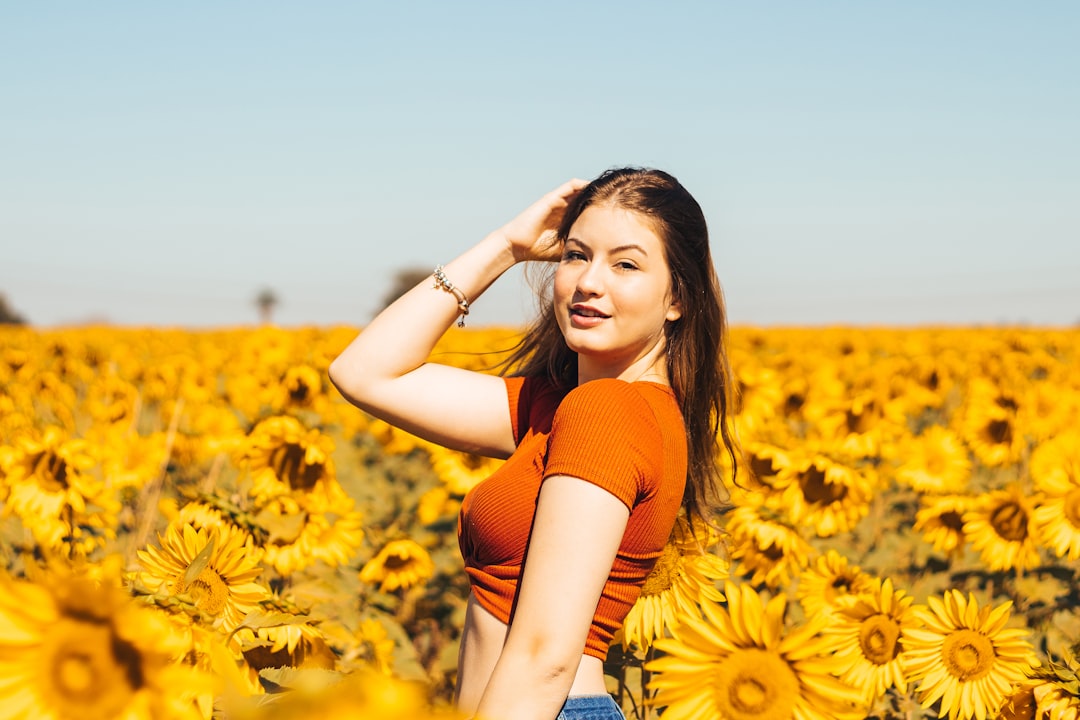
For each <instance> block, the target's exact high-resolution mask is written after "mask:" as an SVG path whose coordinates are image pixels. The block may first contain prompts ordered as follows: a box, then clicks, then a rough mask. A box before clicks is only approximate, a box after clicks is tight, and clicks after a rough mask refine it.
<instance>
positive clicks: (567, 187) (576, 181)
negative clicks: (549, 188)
mask: <svg viewBox="0 0 1080 720" xmlns="http://www.w3.org/2000/svg"><path fill="white" fill-rule="evenodd" d="M588 184H589V181H588V180H582V179H581V178H571V179H570V180H567V181H566V182H564V183H563V184H562V185H560V186H559V187H558V188H556V189H555V194H556V195H558V196H559V197H561V198H562V199H564V200H566V199H568V198H570V197H572V196H574V195H576V194H577V193H579V192H581V189H582V188H584V187H585V186H586V185H588Z"/></svg>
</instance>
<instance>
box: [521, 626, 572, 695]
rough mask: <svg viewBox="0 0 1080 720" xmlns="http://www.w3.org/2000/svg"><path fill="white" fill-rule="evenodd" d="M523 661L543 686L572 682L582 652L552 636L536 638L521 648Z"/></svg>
mask: <svg viewBox="0 0 1080 720" xmlns="http://www.w3.org/2000/svg"><path fill="white" fill-rule="evenodd" d="M521 655H522V661H523V662H524V663H526V665H527V667H530V668H532V669H533V672H534V673H535V678H536V680H537V681H538V682H540V683H543V684H557V683H561V682H564V681H565V680H566V679H567V678H569V679H570V680H571V681H572V680H573V677H574V675H575V674H576V673H577V669H578V665H579V664H581V650H575V649H571V648H569V647H567V646H565V644H564V643H560V642H557V641H555V640H554V639H553V638H551V637H550V636H546V637H545V636H535V637H532V638H530V639H529V642H527V643H523V644H522V648H521Z"/></svg>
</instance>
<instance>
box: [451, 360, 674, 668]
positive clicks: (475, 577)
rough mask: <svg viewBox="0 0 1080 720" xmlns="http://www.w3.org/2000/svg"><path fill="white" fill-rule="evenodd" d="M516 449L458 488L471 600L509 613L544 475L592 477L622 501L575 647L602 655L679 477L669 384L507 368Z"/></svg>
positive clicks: (642, 572) (641, 575)
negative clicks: (601, 579) (621, 518)
mask: <svg viewBox="0 0 1080 720" xmlns="http://www.w3.org/2000/svg"><path fill="white" fill-rule="evenodd" d="M506 388H507V395H508V397H509V401H510V417H511V421H512V423H513V428H514V440H515V442H516V443H517V450H515V451H514V454H513V455H511V456H510V458H509V459H508V460H507V461H506V462H505V463H504V464H503V465H502V466H501V467H500V468H499V469H498V470H497V471H496V472H494V473H493V474H492V475H491V477H489V478H487V479H486V480H484V481H483V482H481V483H479V484H478V485H476V486H475V487H474V488H473V489H472V490H471V491H470V492H469V494H468V495H466V496H465V499H464V501H463V502H462V505H461V514H460V515H459V516H458V544H459V546H460V547H461V553H462V556H463V557H464V559H465V572H466V573H468V576H469V580H470V582H471V584H472V590H473V593H474V594H475V595H476V599H477V601H478V602H479V603H480V605H481V606H483V607H484V608H485V609H487V610H488V611H489V612H491V613H492V614H494V615H495V616H496V617H497V618H499V619H500V620H502V621H503V622H505V623H510V622H511V619H512V617H513V614H514V606H515V602H516V596H517V587H518V579H519V578H520V576H521V566H522V561H523V558H524V557H525V548H526V546H527V544H528V540H529V533H530V531H531V528H532V521H533V514H534V513H535V511H536V500H537V495H538V494H539V492H540V484H541V483H542V482H543V480H544V478H546V477H550V476H553V475H570V476H573V477H576V478H581V479H582V480H586V481H588V482H591V483H594V484H596V485H598V486H600V487H602V488H604V489H605V490H607V491H608V492H610V493H611V494H613V495H614V496H615V497H617V498H619V500H621V501H622V502H623V503H624V504H625V505H626V506H627V507H628V508H629V509H630V517H629V520H628V521H627V524H626V532H625V533H624V534H623V539H622V543H621V544H620V546H619V551H618V554H617V555H616V557H615V562H614V564H613V565H612V568H611V573H610V574H609V576H608V579H607V583H606V584H605V585H604V590H603V592H602V594H601V596H600V601H599V603H598V604H597V606H596V612H595V614H594V616H593V622H592V626H591V628H590V629H589V636H588V639H587V641H586V644H585V649H584V652H585V653H586V654H588V655H592V656H594V657H598V658H600V659H604V658H606V657H607V651H608V645H609V644H610V643H611V639H612V637H613V636H614V634H615V632H616V631H617V630H618V629H619V627H620V626H621V625H622V621H623V619H624V618H625V617H626V613H627V612H629V611H630V607H631V606H632V605H633V604H634V601H635V600H637V597H638V595H639V594H640V593H641V587H642V585H643V584H644V582H645V578H646V577H647V576H648V574H649V572H650V571H651V570H652V567H653V565H654V564H655V562H656V560H657V558H658V557H660V554H661V552H662V551H663V548H664V544H665V543H666V542H667V539H668V536H669V535H670V534H671V528H672V525H673V524H674V522H675V515H676V514H677V512H678V510H679V506H680V504H681V503H682V496H683V487H684V485H685V482H686V463H687V459H686V457H687V447H686V430H685V427H684V426H683V420H682V413H681V412H680V411H679V406H678V403H677V402H676V400H675V396H674V393H673V392H672V391H671V389H670V388H668V387H666V386H664V385H658V384H655V383H647V382H636V383H627V382H624V381H622V380H613V379H605V380H593V381H592V382H588V383H585V384H583V385H580V386H578V387H576V388H574V389H572V390H571V391H570V392H569V393H566V394H565V397H564V396H563V394H562V393H560V392H559V391H558V390H557V389H556V388H554V387H553V386H552V385H551V383H549V382H548V381H546V380H544V379H541V378H520V377H518V378H506Z"/></svg>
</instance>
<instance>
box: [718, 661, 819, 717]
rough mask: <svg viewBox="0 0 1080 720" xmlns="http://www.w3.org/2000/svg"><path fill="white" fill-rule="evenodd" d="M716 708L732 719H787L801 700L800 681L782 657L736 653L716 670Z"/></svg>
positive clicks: (722, 715) (720, 713) (721, 714)
mask: <svg viewBox="0 0 1080 720" xmlns="http://www.w3.org/2000/svg"><path fill="white" fill-rule="evenodd" d="M715 679H716V686H715V693H716V695H715V697H716V708H717V710H719V711H720V712H719V713H717V714H718V715H719V716H721V717H725V718H730V720H787V719H788V718H791V717H792V716H793V711H794V709H795V704H796V702H797V701H798V698H799V679H798V677H796V675H795V672H794V671H793V670H792V669H791V666H789V665H788V664H787V663H786V662H784V661H783V660H782V659H781V658H780V656H778V655H776V654H775V653H771V652H768V651H766V650H761V649H760V648H747V649H740V650H736V651H735V652H733V653H731V654H730V655H728V656H727V658H725V659H724V660H723V661H722V662H721V663H720V664H719V665H718V666H717V668H716V675H715Z"/></svg>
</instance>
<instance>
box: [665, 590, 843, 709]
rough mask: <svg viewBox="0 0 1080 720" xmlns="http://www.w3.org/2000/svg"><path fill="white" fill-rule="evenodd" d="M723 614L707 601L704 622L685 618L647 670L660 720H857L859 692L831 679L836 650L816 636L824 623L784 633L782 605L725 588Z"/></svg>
mask: <svg viewBox="0 0 1080 720" xmlns="http://www.w3.org/2000/svg"><path fill="white" fill-rule="evenodd" d="M724 594H725V596H726V597H727V608H726V609H725V608H724V607H722V606H720V605H719V604H717V603H715V602H713V601H711V600H705V601H704V602H703V603H702V605H701V609H702V612H703V613H704V619H702V618H699V617H694V616H688V617H685V618H683V621H682V623H681V624H680V625H679V627H678V628H676V629H674V630H673V631H672V635H673V637H672V638H660V639H658V640H656V641H655V643H654V646H655V647H656V648H657V649H658V650H660V651H662V652H664V653H665V655H664V656H663V657H660V658H659V659H657V660H653V661H652V662H649V663H647V664H646V666H645V667H646V669H647V670H649V671H651V672H652V673H654V675H653V677H652V680H651V681H650V682H649V688H650V689H651V690H655V691H656V696H655V697H654V698H653V700H652V702H653V704H655V705H658V706H666V709H665V710H664V711H663V717H664V718H665V720H752V719H754V718H761V720H786V719H789V718H798V719H799V720H826V719H827V718H841V719H843V718H852V719H853V720H854V719H856V718H862V717H863V716H864V713H863V712H862V707H861V706H862V705H863V703H862V701H861V698H860V693H859V692H858V691H856V690H855V689H854V688H852V687H850V686H848V685H846V684H844V683H843V682H841V681H840V680H838V679H837V678H836V677H834V673H835V672H837V671H838V670H839V669H840V667H841V666H840V663H839V662H838V660H837V658H836V657H835V654H834V653H835V650H836V644H835V642H834V641H831V640H829V639H827V638H825V637H824V636H822V635H820V630H821V629H822V627H823V626H824V623H825V619H824V618H814V619H812V620H811V621H810V622H808V623H807V624H806V625H804V626H802V627H799V628H795V629H788V628H786V627H785V625H784V612H785V609H786V607H787V599H786V597H785V596H784V595H777V596H776V597H774V598H772V599H771V600H769V601H768V603H764V602H763V601H762V599H761V597H760V596H759V595H758V594H757V593H755V592H754V591H753V590H752V589H751V588H750V587H749V586H746V585H742V586H740V585H736V584H734V583H731V582H728V583H727V584H726V585H725V588H724Z"/></svg>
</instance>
